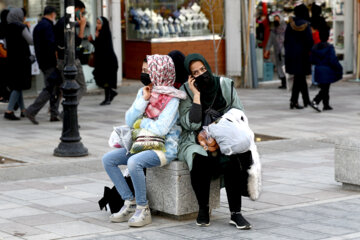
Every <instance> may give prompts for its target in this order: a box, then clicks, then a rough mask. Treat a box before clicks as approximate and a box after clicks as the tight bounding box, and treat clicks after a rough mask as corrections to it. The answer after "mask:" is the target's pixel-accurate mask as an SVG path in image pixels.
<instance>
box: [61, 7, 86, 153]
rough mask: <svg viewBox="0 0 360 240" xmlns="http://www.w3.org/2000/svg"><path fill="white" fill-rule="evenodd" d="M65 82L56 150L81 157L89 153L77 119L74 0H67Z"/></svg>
mask: <svg viewBox="0 0 360 240" xmlns="http://www.w3.org/2000/svg"><path fill="white" fill-rule="evenodd" d="M64 31H65V67H64V77H65V82H64V83H63V85H62V86H61V89H62V91H63V96H64V101H63V102H62V105H63V108H64V118H63V129H62V134H61V138H60V140H61V142H60V144H59V146H58V147H57V148H55V150H54V155H55V156H58V157H81V156H86V155H88V150H87V148H85V147H84V145H83V144H82V143H81V137H80V134H79V125H78V119H77V105H78V101H77V92H78V90H79V85H78V84H77V82H76V81H75V77H76V74H77V68H76V66H75V6H74V0H65V28H64Z"/></svg>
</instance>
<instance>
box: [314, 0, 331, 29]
mask: <svg viewBox="0 0 360 240" xmlns="http://www.w3.org/2000/svg"><path fill="white" fill-rule="evenodd" d="M321 12H322V10H321V7H320V6H318V5H316V4H315V3H313V4H312V6H311V18H310V22H311V26H312V27H313V28H314V29H317V30H319V31H320V29H322V28H325V29H327V23H326V20H325V18H324V17H322V16H321Z"/></svg>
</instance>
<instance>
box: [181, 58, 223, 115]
mask: <svg viewBox="0 0 360 240" xmlns="http://www.w3.org/2000/svg"><path fill="white" fill-rule="evenodd" d="M193 61H201V62H202V63H203V64H204V66H205V67H206V69H207V71H208V72H209V73H210V75H211V76H212V79H211V80H212V81H211V83H210V84H211V86H209V87H207V88H206V89H202V90H200V101H201V105H202V106H203V110H207V109H208V108H209V107H210V106H211V104H212V103H213V102H214V105H213V106H212V108H213V109H215V110H221V109H222V108H224V107H225V106H226V101H225V99H224V97H223V95H222V92H221V87H220V77H218V76H215V75H214V74H213V73H212V71H211V68H210V65H209V63H208V62H207V61H206V60H205V58H204V57H203V56H202V55H201V54H198V53H193V54H189V55H187V56H186V58H185V63H184V66H185V69H186V71H187V72H188V73H189V75H191V71H190V64H191V63H192V62H193Z"/></svg>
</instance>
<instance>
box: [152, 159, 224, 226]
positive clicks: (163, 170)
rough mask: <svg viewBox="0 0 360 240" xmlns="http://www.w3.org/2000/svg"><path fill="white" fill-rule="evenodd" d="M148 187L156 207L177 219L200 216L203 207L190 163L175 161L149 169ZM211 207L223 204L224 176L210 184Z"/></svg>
mask: <svg viewBox="0 0 360 240" xmlns="http://www.w3.org/2000/svg"><path fill="white" fill-rule="evenodd" d="M146 187H147V197H148V200H149V206H150V208H151V209H152V210H155V211H157V212H160V213H162V214H165V215H169V216H171V217H174V218H177V219H186V218H189V217H193V216H196V215H195V214H197V212H198V210H199V207H198V203H197V200H196V196H195V193H194V190H193V188H192V186H191V180H190V171H189V169H188V167H187V164H186V163H184V162H181V161H172V162H171V163H170V164H168V165H166V166H164V167H157V168H148V169H147V170H146ZM209 204H210V208H211V209H214V208H218V207H220V180H219V179H217V180H213V181H212V182H211V186H210V203H209Z"/></svg>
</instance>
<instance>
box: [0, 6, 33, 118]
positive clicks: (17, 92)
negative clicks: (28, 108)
mask: <svg viewBox="0 0 360 240" xmlns="http://www.w3.org/2000/svg"><path fill="white" fill-rule="evenodd" d="M24 16H25V10H24V9H22V8H12V9H10V12H9V14H8V16H7V22H8V27H7V35H6V47H7V57H8V69H9V74H10V75H11V81H9V84H8V85H9V87H10V89H11V90H12V91H11V94H10V99H9V104H8V107H7V111H6V112H5V114H4V118H6V119H8V120H20V118H19V117H16V116H15V114H14V107H15V104H18V105H19V107H20V109H21V116H25V115H24V112H25V105H24V99H23V93H22V91H23V90H26V89H30V88H31V64H32V63H33V62H34V61H35V58H34V56H32V55H31V54H30V49H29V45H33V39H32V36H31V33H30V31H29V28H28V26H27V25H25V24H24V20H25V18H24Z"/></svg>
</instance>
